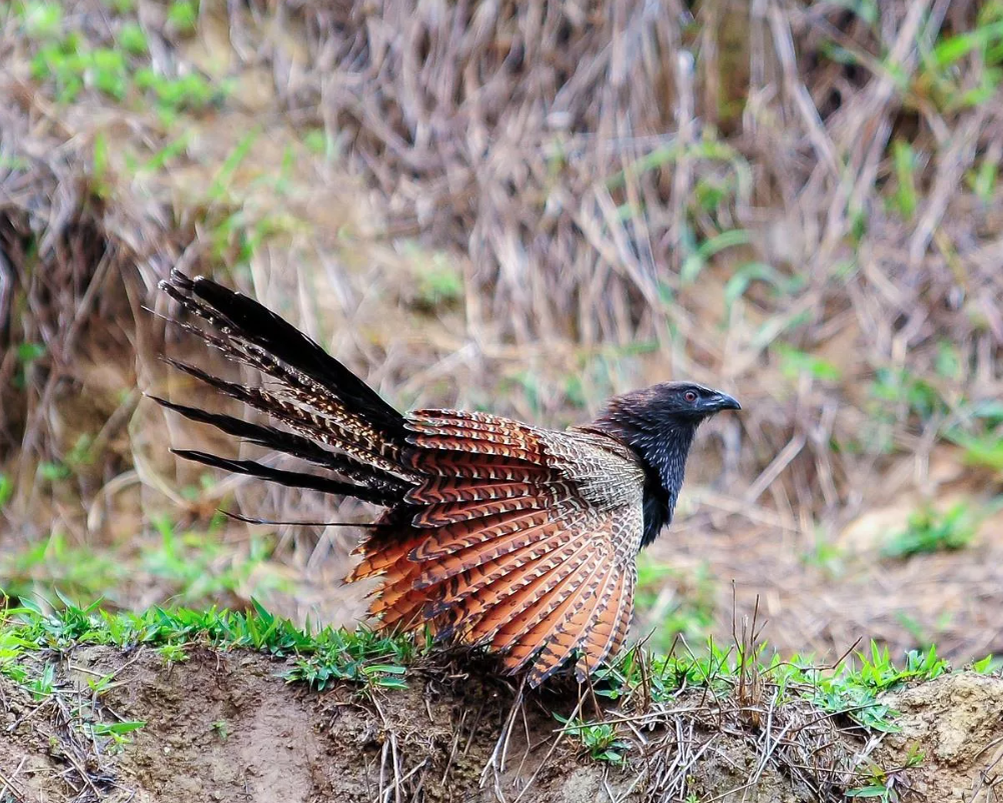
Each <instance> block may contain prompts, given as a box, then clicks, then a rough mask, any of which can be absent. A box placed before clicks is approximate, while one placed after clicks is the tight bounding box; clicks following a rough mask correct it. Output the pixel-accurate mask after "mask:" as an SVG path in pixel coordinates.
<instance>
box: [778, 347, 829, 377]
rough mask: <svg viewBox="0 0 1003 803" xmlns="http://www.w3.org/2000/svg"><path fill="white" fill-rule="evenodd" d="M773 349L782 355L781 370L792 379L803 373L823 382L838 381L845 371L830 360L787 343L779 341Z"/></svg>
mask: <svg viewBox="0 0 1003 803" xmlns="http://www.w3.org/2000/svg"><path fill="white" fill-rule="evenodd" d="M773 351H774V352H775V353H776V354H777V356H779V357H780V372H781V373H782V374H783V375H784V377H786V378H787V379H790V380H792V381H793V380H796V379H798V378H799V377H801V376H802V375H803V374H807V375H808V376H810V377H812V378H813V379H817V380H819V381H821V382H838V381H839V380H840V379H841V378H842V375H843V372H842V371H840V370H839V368H837V367H836V366H835V365H833V364H832V363H831V362H829V361H828V360H823V359H822V358H821V357H816V356H815V355H813V354H808V353H807V352H804V351H799V350H798V349H796V348H794V347H792V346H789V345H787V344H786V343H777V344H776V345H775V346H774V347H773Z"/></svg>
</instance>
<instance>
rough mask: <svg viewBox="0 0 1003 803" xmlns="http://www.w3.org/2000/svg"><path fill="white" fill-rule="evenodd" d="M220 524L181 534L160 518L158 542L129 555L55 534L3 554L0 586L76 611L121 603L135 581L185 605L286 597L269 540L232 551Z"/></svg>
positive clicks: (61, 475)
mask: <svg viewBox="0 0 1003 803" xmlns="http://www.w3.org/2000/svg"><path fill="white" fill-rule="evenodd" d="M39 472H40V474H41V475H42V476H43V477H45V478H46V479H47V480H48V481H50V482H61V481H64V480H66V479H67V478H69V477H70V476H72V472H71V471H70V469H69V468H68V466H67V465H66V464H65V463H53V464H43V466H42V467H40V469H39ZM5 483H7V481H6V480H4V478H2V477H0V503H2V502H4V501H5V496H8V497H9V495H10V494H12V493H13V490H12V488H10V485H9V483H7V484H5ZM8 488H10V489H9V490H5V489H8ZM0 507H2V504H0ZM220 524H221V522H220V520H219V519H217V520H215V521H213V522H210V524H209V527H208V528H207V530H204V531H203V530H197V531H196V530H184V529H179V528H178V527H176V525H175V524H174V523H173V522H172V521H171V520H170V519H168V518H166V517H157V518H155V519H154V521H153V525H154V527H155V533H156V536H157V537H156V538H140V539H136V548H135V550H131V551H130V554H128V555H125V554H122V550H120V549H119V550H115V549H96V548H95V547H94V546H93V545H90V544H82V545H78V544H74V543H72V542H71V541H70V540H69V539H67V537H66V536H65V535H64V534H63V533H62V532H60V531H58V530H55V531H53V532H52V533H51V534H50V535H49V537H48V538H44V539H41V540H39V541H37V542H35V543H32V544H29V545H28V546H26V547H24V548H22V549H19V550H13V549H9V550H7V551H6V552H5V553H4V554H3V555H0V585H3V586H4V587H5V588H6V591H7V593H8V594H10V595H11V596H14V597H17V598H22V597H44V598H46V599H48V598H49V597H52V596H53V595H55V596H56V597H58V598H64V599H68V600H72V601H73V602H75V603H78V604H79V603H82V602H83V601H89V600H93V599H95V598H97V597H104V598H106V599H108V600H110V601H111V602H112V603H119V604H123V603H124V602H125V601H126V600H127V599H128V597H129V596H130V591H129V589H130V584H135V583H137V582H138V583H143V584H145V585H147V586H149V585H156V587H157V588H158V590H159V594H160V598H161V599H166V598H170V599H172V600H173V601H174V602H175V603H177V604H181V605H204V604H208V603H210V602H212V601H213V600H217V599H219V598H220V597H227V595H236V596H237V597H238V598H241V597H243V598H246V596H248V595H257V596H265V595H267V594H269V593H271V592H274V591H289V582H288V581H287V580H285V579H284V578H283V577H282V575H281V573H279V572H278V571H275V564H274V563H273V562H272V561H271V557H272V547H273V543H272V541H271V540H270V539H267V538H261V537H254V538H252V539H251V540H250V542H249V544H248V549H246V550H243V549H242V550H240V551H235V550H234V547H233V545H232V544H228V543H226V542H224V541H221V540H220V539H219V536H218V527H219V526H220Z"/></svg>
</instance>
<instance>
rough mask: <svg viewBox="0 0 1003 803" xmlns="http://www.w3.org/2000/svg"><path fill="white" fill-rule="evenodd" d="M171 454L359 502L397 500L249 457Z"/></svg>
mask: <svg viewBox="0 0 1003 803" xmlns="http://www.w3.org/2000/svg"><path fill="white" fill-rule="evenodd" d="M171 452H172V453H173V454H176V455H177V456H178V457H181V458H183V459H185V460H192V461H194V462H196V463H202V464H203V465H206V466H212V467H213V468H221V469H224V470H225V471H231V472H233V473H235V474H247V475H248V476H251V477H258V478H260V479H263V480H267V481H269V482H276V483H278V484H279V485H285V486H288V487H290V488H306V489H309V490H314V491H320V492H321V493H326V494H336V495H339V496H353V497H355V498H356V499H361V500H362V501H363V502H371V503H373V504H374V505H382V506H384V507H389V506H390V505H393V504H394V503H395V502H396V501H398V499H399V497H397V496H395V495H394V494H392V493H389V492H387V491H380V490H377V489H375V488H366V487H364V486H361V485H355V484H353V483H350V482H344V481H343V480H335V479H330V478H328V477H318V476H316V475H314V474H306V473H303V472H299V471H284V470H283V469H278V468H272V467H271V466H266V465H263V464H261V463H256V462H255V461H253V460H231V459H229V458H226V457H220V456H219V455H214V454H209V453H208V452H200V451H195V450H191V449H171Z"/></svg>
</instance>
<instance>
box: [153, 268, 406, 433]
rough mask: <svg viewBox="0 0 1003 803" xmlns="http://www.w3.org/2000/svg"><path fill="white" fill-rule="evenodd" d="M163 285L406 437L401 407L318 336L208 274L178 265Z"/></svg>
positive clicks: (372, 419)
mask: <svg viewBox="0 0 1003 803" xmlns="http://www.w3.org/2000/svg"><path fill="white" fill-rule="evenodd" d="M161 288H162V289H163V290H165V291H166V292H167V293H168V294H169V295H170V296H171V297H172V298H174V299H176V300H177V301H179V302H180V303H181V304H183V305H185V306H186V307H189V308H191V307H190V305H191V304H192V300H193V299H196V300H197V302H201V304H202V305H204V307H205V308H203V309H202V310H194V311H195V312H196V314H202V315H203V317H206V314H208V316H209V317H208V320H210V322H211V323H213V325H214V326H216V327H217V328H221V329H224V330H232V331H228V332H227V334H230V335H237V336H239V337H241V338H243V339H244V340H246V341H247V342H248V343H251V344H253V345H255V346H257V347H258V348H259V349H261V350H262V351H264V352H265V353H267V354H268V355H270V356H271V357H274V358H276V359H278V360H281V361H282V362H283V363H286V364H287V365H290V366H293V367H294V368H295V369H297V370H298V371H301V372H302V373H303V374H306V375H307V376H309V377H310V378H311V379H313V380H314V381H316V382H317V383H319V384H320V385H321V386H323V387H324V389H325V390H327V391H328V392H329V393H330V394H331V395H332V396H334V397H335V398H338V399H341V400H342V401H343V402H344V403H345V404H346V405H348V406H349V407H350V409H352V410H354V411H356V412H363V411H364V417H365V419H366V420H367V421H369V422H370V423H371V424H373V425H375V426H376V427H377V428H378V429H380V430H381V431H382V432H383V434H384V435H385V436H386V437H387V438H389V439H393V438H395V437H396V438H402V437H403V436H404V419H403V416H401V414H400V413H399V412H397V411H396V410H395V409H394V408H393V407H391V406H390V405H389V404H387V402H385V401H384V400H383V398H382V397H381V396H380V395H379V394H378V393H376V392H375V391H373V390H372V389H371V388H370V387H369V386H368V385H367V384H366V383H365V382H363V381H362V380H361V379H359V378H358V377H357V376H356V375H355V374H353V373H352V372H351V371H350V370H348V368H346V367H345V366H344V365H342V364H341V363H340V362H339V361H338V360H336V359H335V358H334V357H332V356H331V355H329V354H328V353H327V352H326V351H324V349H322V348H321V347H320V345H318V344H317V343H316V342H315V341H314V340H312V339H310V338H309V337H307V336H306V335H304V334H303V333H302V332H300V331H299V330H298V329H296V328H295V327H294V326H292V324H290V323H288V322H286V321H285V320H283V319H282V318H281V317H279V316H278V315H276V314H275V313H274V312H272V311H271V310H269V309H267V308H266V307H264V306H262V305H261V304H259V303H258V302H257V301H254V300H253V299H251V298H248V297H247V296H245V295H242V294H241V293H237V292H234V291H233V290H230V289H228V288H226V287H223V286H222V285H220V284H217V283H216V282H214V281H212V280H210V279H206V278H204V277H196V278H194V279H189V278H188V277H187V276H185V275H184V274H182V273H181V272H180V271H177V270H175V271H172V272H171V278H170V280H169V281H166V282H161ZM197 302H196V303H197ZM206 308H207V309H206Z"/></svg>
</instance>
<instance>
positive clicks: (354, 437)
mask: <svg viewBox="0 0 1003 803" xmlns="http://www.w3.org/2000/svg"><path fill="white" fill-rule="evenodd" d="M159 286H160V288H161V290H162V291H163V292H165V293H166V294H167V295H168V296H169V297H170V298H171V299H173V300H174V301H175V302H177V305H178V306H177V309H178V310H179V314H177V315H176V316H175V317H174V318H172V320H174V321H175V322H176V323H177V324H178V325H180V326H181V327H182V328H183V329H185V330H187V331H188V332H191V333H193V334H194V335H197V336H198V337H199V338H201V340H202V341H203V342H204V344H205V345H206V346H208V347H211V348H212V349H215V350H216V351H218V352H220V353H221V354H222V355H223V356H224V357H225V358H227V359H228V360H230V361H233V362H235V363H240V364H243V365H245V366H249V367H250V368H252V369H256V371H257V372H258V374H259V375H260V377H261V380H260V381H257V382H254V383H250V384H248V383H243V382H232V381H228V380H225V379H222V378H220V377H219V376H216V375H213V374H212V373H210V372H208V371H206V370H203V369H201V368H199V367H197V366H196V365H193V364H190V363H186V362H182V361H179V360H175V359H172V358H169V357H166V356H165V358H164V359H165V360H166V361H167V362H168V363H169V364H170V365H171V366H172V367H173V368H174V369H177V370H179V371H181V372H183V373H185V374H187V375H189V376H191V377H193V378H194V379H196V380H198V382H200V383H202V384H203V385H205V386H207V387H208V388H210V389H212V390H213V391H215V392H216V393H219V394H222V395H223V396H227V397H231V398H233V399H236V400H238V401H240V402H242V403H243V404H244V405H246V406H247V407H248V408H252V409H254V410H256V411H259V412H261V413H265V414H267V416H269V423H267V424H265V423H253V422H251V421H248V420H245V419H243V418H238V417H235V416H230V415H226V414H223V413H218V412H210V411H207V410H205V409H203V408H202V407H195V406H188V405H184V404H180V403H177V402H174V401H170V400H167V399H164V398H159V397H156V396H154V397H153V398H154V400H155V401H157V402H158V403H159V404H161V405H162V406H163V407H165V408H167V409H169V410H172V411H174V412H175V413H177V414H180V415H181V416H183V417H185V418H188V419H190V420H193V421H195V422H199V423H203V424H208V425H211V426H213V427H215V428H216V429H217V430H220V431H222V432H223V433H225V434H227V435H229V436H233V437H235V438H238V439H242V440H244V441H246V442H249V443H252V444H256V445H257V446H260V447H264V448H265V449H267V450H268V451H269V453H282V454H285V455H291V456H293V457H295V458H299V460H300V461H301V462H302V463H303V467H302V468H300V469H298V470H289V469H282V468H276V467H274V466H273V465H268V464H267V463H265V462H261V461H260V460H247V459H234V458H227V457H222V456H219V455H216V454H211V453H208V452H204V451H198V450H191V449H172V451H173V452H174V453H175V454H177V455H178V456H179V457H181V458H185V459H188V460H192V461H195V462H197V463H201V464H203V465H206V466H211V467H215V468H218V469H223V470H225V471H229V472H234V473H237V474H243V475H249V476H251V477H256V478H259V479H261V480H265V481H270V482H274V483H278V484H281V485H285V486H290V487H295V488H303V489H312V490H314V491H318V492H321V493H323V494H331V495H334V496H341V497H354V498H356V499H360V500H362V501H364V502H368V503H372V504H373V505H376V506H379V507H382V508H383V511H382V512H381V513H380V514H379V515H378V516H377V517H376V518H375V519H374V521H372V522H371V523H370V524H369V525H368V526H367V527H366V528H365V534H364V535H363V537H362V538H361V541H360V543H359V546H358V547H357V549H356V550H355V552H356V553H358V554H359V555H360V556H361V558H360V560H359V562H358V563H357V565H355V567H354V568H353V569H352V570H351V572H350V573H349V574H348V576H347V577H346V578H345V579H346V581H347V582H356V581H359V580H364V579H367V578H377V582H376V584H375V590H374V591H373V592H372V594H371V602H370V606H369V614H370V615H371V616H372V617H373V619H374V622H375V625H374V626H375V627H378V628H381V629H386V630H388V631H401V632H406V631H418V630H422V629H423V628H428V631H429V632H430V633H431V635H432V636H433V637H434V639H435V640H436V642H439V643H441V642H450V643H455V644H461V645H469V646H473V647H480V648H483V649H484V651H486V652H487V653H489V654H493V655H495V656H496V657H497V658H498V659H500V662H501V671H502V672H503V673H505V674H507V675H518V674H522V675H524V677H525V682H527V683H528V684H529V686H530V687H531V688H535V687H537V686H539V685H540V684H541V683H543V682H544V681H545V680H546V679H547V678H548V677H550V676H551V675H553V674H554V673H555V672H557V671H558V670H559V669H560V668H561V667H563V666H565V665H566V664H569V663H570V662H571V661H572V660H573V661H574V674H575V676H576V679H577V680H578V682H579V683H584V682H585V680H586V678H587V677H589V676H590V675H592V674H593V673H594V672H595V671H596V670H598V669H599V668H600V667H602V666H603V665H604V664H607V665H608V664H609V662H611V661H612V660H613V659H614V658H615V657H616V656H617V655H619V654H620V653H621V652H622V651H623V649H624V648H625V645H626V641H627V636H628V631H629V628H630V623H631V619H632V616H633V610H634V594H635V590H636V585H637V555H638V553H639V552H640V550H641V549H642V548H644V547H646V546H647V545H649V544H650V543H651V542H652V541H654V540H655V538H656V536H657V535H658V534H659V533H660V532H661V531H662V529H663V527H665V525H667V524H669V523H670V522H671V520H672V516H673V511H674V510H675V507H676V502H677V500H678V498H679V492H680V489H681V487H682V484H683V476H684V471H685V466H686V458H687V455H688V453H689V451H690V446H691V444H692V443H693V439H694V436H695V434H696V431H697V428H698V426H699V425H700V423H701V422H702V421H704V420H706V419H707V418H708V417H710V416H712V415H714V414H715V413H718V412H720V411H722V410H740V409H741V405H740V404H739V402H738V401H737V400H736V399H735V398H734V397H732V396H730V395H728V394H727V393H724V392H722V391H719V390H713V389H711V388H708V387H705V386H703V385H700V384H697V383H694V382H685V381H672V382H663V383H660V384H656V385H653V386H651V387H647V388H644V389H640V390H634V391H630V392H627V393H624V394H622V395H618V396H615V397H613V398H612V399H610V400H609V401H608V403H607V405H606V407H605V409H604V410H603V411H602V412H601V414H600V415H599V416H598V417H597V418H596V419H595V420H593V421H592V422H590V423H586V424H584V425H579V426H572V427H569V428H568V429H566V430H556V429H548V428H545V427H538V426H534V425H531V424H527V423H522V422H520V421H517V420H513V419H509V418H504V417H502V416H499V415H494V414H491V413H487V412H479V411H469V410H451V409H416V410H412V411H411V412H408V413H406V414H402V413H400V412H398V410H397V409H395V408H394V407H393V406H391V405H390V404H389V403H387V402H386V401H385V400H384V399H383V398H382V397H381V396H380V395H379V394H377V393H376V392H375V391H374V390H373V389H372V388H370V387H369V386H368V385H367V384H366V383H365V382H364V381H363V380H361V379H360V378H359V377H357V376H356V375H355V374H353V373H352V372H351V371H350V370H349V369H348V368H346V367H345V366H344V365H343V364H342V363H341V362H339V361H338V360H336V359H335V358H334V357H332V356H330V355H329V354H328V353H327V352H326V351H325V350H324V349H323V348H322V347H321V346H320V345H319V344H318V343H317V342H315V341H314V340H312V339H311V338H309V337H308V336H306V335H305V334H303V333H302V332H300V331H299V330H298V329H296V328H295V327H294V326H293V325H292V324H290V323H288V322H287V321H286V320H284V319H283V318H281V317H280V316H279V315H277V314H276V313H274V312H272V311H270V310H269V309H267V308H266V307H264V306H262V305H261V304H259V303H258V302H257V301H255V300H253V299H252V298H250V297H248V296H246V295H243V294H241V293H239V292H236V291H233V290H231V289H228V288H227V287H225V286H223V285H221V284H218V283H217V282H215V281H213V280H211V279H208V278H204V277H195V278H189V277H188V276H186V275H185V274H183V273H182V272H180V271H178V270H176V269H175V270H173V271H172V272H171V274H170V277H169V278H168V279H165V280H163V281H162V282H160V285H159ZM272 462H275V461H272Z"/></svg>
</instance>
